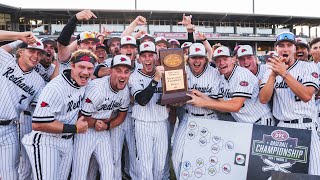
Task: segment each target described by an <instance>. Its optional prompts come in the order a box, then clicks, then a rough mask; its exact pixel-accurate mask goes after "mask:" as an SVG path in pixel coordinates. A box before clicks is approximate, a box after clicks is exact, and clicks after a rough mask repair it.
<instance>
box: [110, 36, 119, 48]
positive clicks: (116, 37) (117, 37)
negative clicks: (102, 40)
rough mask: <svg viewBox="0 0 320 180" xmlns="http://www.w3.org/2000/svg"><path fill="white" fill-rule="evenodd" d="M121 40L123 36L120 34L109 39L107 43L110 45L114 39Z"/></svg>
mask: <svg viewBox="0 0 320 180" xmlns="http://www.w3.org/2000/svg"><path fill="white" fill-rule="evenodd" d="M120 40H121V38H120V37H119V36H113V37H111V38H110V39H109V40H108V41H107V45H108V47H110V45H111V43H112V42H113V41H120Z"/></svg>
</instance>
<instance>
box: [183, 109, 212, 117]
mask: <svg viewBox="0 0 320 180" xmlns="http://www.w3.org/2000/svg"><path fill="white" fill-rule="evenodd" d="M186 113H189V111H188V110H186ZM190 114H191V115H192V116H210V115H212V114H215V112H212V113H209V114H195V113H190Z"/></svg>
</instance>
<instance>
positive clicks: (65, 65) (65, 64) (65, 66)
mask: <svg viewBox="0 0 320 180" xmlns="http://www.w3.org/2000/svg"><path fill="white" fill-rule="evenodd" d="M58 62H59V63H60V66H59V74H62V73H63V71H64V70H66V69H71V65H70V63H71V59H69V60H68V61H67V62H60V61H58Z"/></svg>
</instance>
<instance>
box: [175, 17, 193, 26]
mask: <svg viewBox="0 0 320 180" xmlns="http://www.w3.org/2000/svg"><path fill="white" fill-rule="evenodd" d="M191 19H192V15H189V16H186V15H185V14H183V15H182V21H180V22H178V24H182V25H184V26H188V25H189V24H191Z"/></svg>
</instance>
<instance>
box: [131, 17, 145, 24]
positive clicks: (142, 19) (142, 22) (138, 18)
mask: <svg viewBox="0 0 320 180" xmlns="http://www.w3.org/2000/svg"><path fill="white" fill-rule="evenodd" d="M134 22H135V23H136V25H137V26H138V25H145V24H147V19H146V18H145V17H143V16H138V17H136V19H135V20H134Z"/></svg>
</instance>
